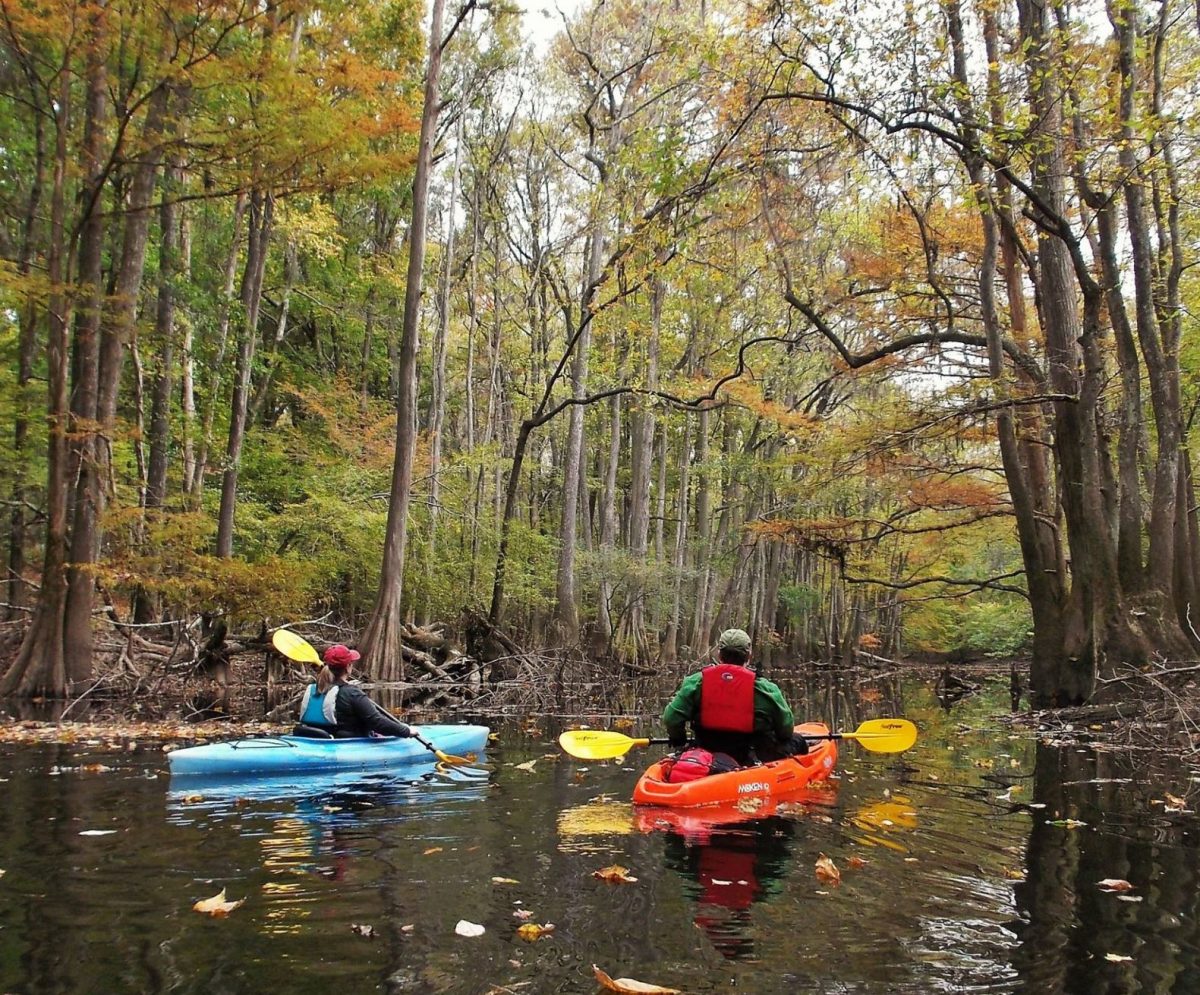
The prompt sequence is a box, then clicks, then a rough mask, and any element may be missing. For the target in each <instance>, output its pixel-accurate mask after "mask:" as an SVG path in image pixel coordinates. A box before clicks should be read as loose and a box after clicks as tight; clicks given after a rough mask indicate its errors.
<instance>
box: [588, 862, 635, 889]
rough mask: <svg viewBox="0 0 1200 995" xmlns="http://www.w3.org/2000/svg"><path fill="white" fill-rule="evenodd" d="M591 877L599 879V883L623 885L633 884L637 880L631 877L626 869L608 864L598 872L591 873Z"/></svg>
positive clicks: (618, 865)
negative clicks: (619, 883)
mask: <svg viewBox="0 0 1200 995" xmlns="http://www.w3.org/2000/svg"><path fill="white" fill-rule="evenodd" d="M592 877H594V878H599V879H600V880H601V881H611V882H622V883H624V884H633V882H634V881H636V880H637V878H635V877H632V876H631V875H630V873H629V868H628V867H622V866H621V865H620V864H610V865H609V866H608V867H601V868H600V870H598V871H592Z"/></svg>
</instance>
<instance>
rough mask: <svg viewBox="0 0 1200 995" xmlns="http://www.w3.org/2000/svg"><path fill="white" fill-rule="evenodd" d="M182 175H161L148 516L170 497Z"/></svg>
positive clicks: (152, 605) (143, 595) (141, 595)
mask: <svg viewBox="0 0 1200 995" xmlns="http://www.w3.org/2000/svg"><path fill="white" fill-rule="evenodd" d="M182 174H183V171H182V169H180V167H179V163H178V161H175V162H173V163H172V164H171V165H170V166H169V167H168V168H167V169H166V170H165V171H164V173H163V182H162V206H161V207H160V208H159V252H158V303H157V307H156V308H155V313H154V341H155V344H156V346H157V351H158V356H157V360H156V362H155V373H154V382H153V386H152V387H151V391H150V432H149V435H150V456H149V460H148V463H147V470H146V495H145V501H144V507H145V509H146V510H147V511H148V512H151V513H153V512H154V511H155V510H157V509H160V508H162V506H163V504H164V502H165V501H166V497H167V465H168V461H167V454H168V451H169V449H170V445H171V395H172V393H173V391H174V373H175V369H174V367H175V338H176V330H175V285H176V281H177V280H178V279H179V272H180V269H181V267H180V262H179V229H178V211H177V207H176V200H177V198H178V187H179V181H180V178H181V177H182ZM157 615H158V604H157V599H156V598H154V597H153V596H151V595H150V593H149V592H147V591H146V590H145V589H143V588H142V587H141V586H139V587H138V589H137V592H136V593H135V595H134V603H133V620H134V621H135V622H137V623H139V624H142V625H144V624H146V623H148V622H152V621H154V619H155V617H156V616H157Z"/></svg>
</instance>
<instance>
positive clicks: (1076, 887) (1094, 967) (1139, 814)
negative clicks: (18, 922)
mask: <svg viewBox="0 0 1200 995" xmlns="http://www.w3.org/2000/svg"><path fill="white" fill-rule="evenodd" d="M1139 763H1141V764H1143V765H1144V763H1145V757H1133V756H1130V755H1129V754H1114V753H1106V752H1093V751H1092V750H1083V751H1081V750H1080V749H1079V748H1077V747H1073V746H1067V747H1054V746H1049V745H1045V744H1041V743H1039V744H1038V747H1037V762H1036V769H1035V782H1034V801H1035V802H1037V803H1040V804H1044V805H1045V806H1046V807H1045V808H1044V809H1040V810H1037V809H1035V810H1034V811H1033V813H1032V814H1033V818H1034V826H1033V830H1032V832H1031V834H1030V839H1029V849H1028V852H1027V855H1026V867H1027V873H1026V879H1025V881H1023V882H1021V883H1019V884H1018V885H1017V886H1016V900H1017V909H1018V911H1019V913H1020V914H1021V918H1022V921H1021V922H1019V923H1017V924H1016V928H1017V930H1018V933H1019V935H1020V937H1021V946H1020V947H1019V949H1018V951H1017V953H1016V956H1015V958H1014V967H1015V968H1016V970H1017V972H1018V974H1019V976H1020V977H1021V979H1022V982H1023V990H1024V991H1029V992H1054V993H1058V992H1061V993H1064V995H1067V993H1069V995H1075V993H1080V995H1082V993H1087V995H1127V993H1133V992H1155V993H1167V992H1171V993H1177V995H1192V993H1195V992H1200V963H1198V960H1197V954H1198V950H1197V944H1198V943H1200V935H1198V932H1200V931H1198V929H1197V912H1198V910H1197V894H1196V885H1197V873H1196V872H1197V853H1196V843H1195V840H1194V838H1193V837H1191V836H1190V835H1189V834H1188V833H1187V832H1183V831H1181V830H1179V829H1177V828H1174V827H1172V826H1170V825H1169V823H1168V822H1167V821H1165V819H1164V817H1163V809H1162V808H1161V807H1158V806H1151V805H1150V804H1149V802H1150V800H1151V799H1153V798H1156V797H1158V798H1161V792H1162V790H1163V786H1167V785H1172V784H1181V783H1187V777H1186V774H1185V773H1184V772H1182V771H1180V770H1178V769H1175V770H1164V771H1163V772H1161V773H1160V775H1159V776H1156V777H1152V778H1149V779H1147V777H1146V775H1147V770H1146V767H1145V766H1139ZM1164 766H1170V765H1166V764H1164ZM1134 779H1137V780H1140V782H1141V784H1142V785H1147V786H1148V788H1149V790H1150V791H1151V792H1155V791H1157V792H1158V794H1151V795H1149V796H1147V795H1145V794H1144V793H1143V792H1144V791H1145V790H1146V789H1145V788H1143V789H1142V790H1139V789H1138V785H1137V784H1136V783H1135V784H1131V783H1128V782H1129V781H1131V780H1134ZM1098 782H1099V783H1098ZM1104 782H1108V783H1104ZM1156 786H1157V787H1156ZM1059 819H1076V820H1079V821H1081V822H1084V823H1086V825H1085V826H1079V827H1076V828H1073V829H1072V828H1067V827H1064V826H1053V825H1050V824H1049V823H1050V822H1051V821H1053V820H1059ZM1105 878H1122V879H1125V880H1127V881H1129V882H1130V883H1132V884H1133V885H1134V887H1135V890H1134V891H1132V892H1130V893H1129V895H1130V897H1133V898H1140V899H1142V901H1134V902H1131V901H1122V900H1121V898H1120V897H1119V895H1117V894H1113V893H1109V892H1105V891H1103V890H1101V889H1100V888H1098V887H1097V882H1098V881H1101V880H1103V879H1105ZM1108 954H1115V955H1119V956H1130V957H1132V958H1133V959H1132V960H1131V961H1123V962H1113V961H1109V960H1107V959H1106V955H1108Z"/></svg>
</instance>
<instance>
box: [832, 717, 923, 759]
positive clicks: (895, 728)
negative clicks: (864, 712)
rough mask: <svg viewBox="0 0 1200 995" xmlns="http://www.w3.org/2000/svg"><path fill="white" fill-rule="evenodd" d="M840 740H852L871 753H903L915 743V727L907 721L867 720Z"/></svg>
mask: <svg viewBox="0 0 1200 995" xmlns="http://www.w3.org/2000/svg"><path fill="white" fill-rule="evenodd" d="M841 738H842V739H854V740H857V741H858V742H859V743H861V744H862V745H863V748H864V749H867V750H870V751H871V752H872V753H903V752H904V751H905V750H907V749H908V748H909V747H910V746H912V745H913V743H915V742H916V741H917V727H916V726H915V725H913V724H912V723H911V722H909V721H908V719H868V720H867V721H866V722H864V723H862V724H861V725H860V726H859V727H858V728H857V729H855V730H854V732H844V733H842V735H841Z"/></svg>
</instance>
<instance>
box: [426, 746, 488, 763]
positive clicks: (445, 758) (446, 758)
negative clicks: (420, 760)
mask: <svg viewBox="0 0 1200 995" xmlns="http://www.w3.org/2000/svg"><path fill="white" fill-rule="evenodd" d="M433 755H434V756H435V757H437V758H438V759H439V760H440V761H441V762H442V763H444V764H450V766H451V767H463V766H471V767H475V766H478V762H477V761H476V759H475V758H474V757H456V756H455V755H454V754H453V753H443V752H442V751H441V750H439V749H437V748H436V747H435V748H434V751H433Z"/></svg>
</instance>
